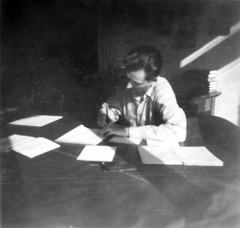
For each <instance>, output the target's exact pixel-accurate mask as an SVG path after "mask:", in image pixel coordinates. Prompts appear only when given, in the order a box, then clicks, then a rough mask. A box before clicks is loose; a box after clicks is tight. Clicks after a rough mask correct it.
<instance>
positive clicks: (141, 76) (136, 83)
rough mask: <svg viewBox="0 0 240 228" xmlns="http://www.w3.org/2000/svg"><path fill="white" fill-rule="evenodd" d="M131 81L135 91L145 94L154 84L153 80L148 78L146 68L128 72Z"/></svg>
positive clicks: (141, 94)
mask: <svg viewBox="0 0 240 228" xmlns="http://www.w3.org/2000/svg"><path fill="white" fill-rule="evenodd" d="M127 77H128V78H129V79H130V83H131V85H132V88H133V90H134V92H135V93H137V94H138V95H140V96H143V95H144V94H145V93H146V92H147V91H148V89H149V88H150V87H151V85H152V81H147V80H146V73H145V71H144V70H138V71H134V72H129V73H127Z"/></svg>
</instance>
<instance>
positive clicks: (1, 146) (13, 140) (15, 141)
mask: <svg viewBox="0 0 240 228" xmlns="http://www.w3.org/2000/svg"><path fill="white" fill-rule="evenodd" d="M34 139H35V137H31V136H25V135H17V134H14V135H11V136H9V137H6V138H3V139H1V140H0V151H1V152H9V151H10V150H11V148H12V147H13V146H18V145H21V144H23V143H27V142H29V141H31V140H34Z"/></svg>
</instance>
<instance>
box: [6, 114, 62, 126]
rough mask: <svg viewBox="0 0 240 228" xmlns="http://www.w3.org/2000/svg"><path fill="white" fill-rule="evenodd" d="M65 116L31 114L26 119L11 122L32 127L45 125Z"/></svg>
mask: <svg viewBox="0 0 240 228" xmlns="http://www.w3.org/2000/svg"><path fill="white" fill-rule="evenodd" d="M61 118H63V117H62V116H48V115H38V116H31V117H27V118H24V119H20V120H16V121H13V122H11V123H9V124H12V125H22V126H32V127H43V126H45V125H47V124H50V123H52V122H54V121H57V120H59V119H61Z"/></svg>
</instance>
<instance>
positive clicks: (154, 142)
mask: <svg viewBox="0 0 240 228" xmlns="http://www.w3.org/2000/svg"><path fill="white" fill-rule="evenodd" d="M146 142H147V145H148V146H179V144H178V142H175V141H173V142H163V141H158V140H150V139H147V140H146Z"/></svg>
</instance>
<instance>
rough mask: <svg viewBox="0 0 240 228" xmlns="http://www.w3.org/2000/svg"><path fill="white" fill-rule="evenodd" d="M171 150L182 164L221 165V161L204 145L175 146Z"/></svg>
mask: <svg viewBox="0 0 240 228" xmlns="http://www.w3.org/2000/svg"><path fill="white" fill-rule="evenodd" d="M173 150H174V152H175V154H177V156H178V157H179V158H180V159H181V160H182V161H183V163H184V165H200V166H223V162H222V161H221V160H220V159H218V158H217V157H215V156H214V155H213V154H212V153H211V152H210V151H208V150H207V148H205V147H175V148H173Z"/></svg>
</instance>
